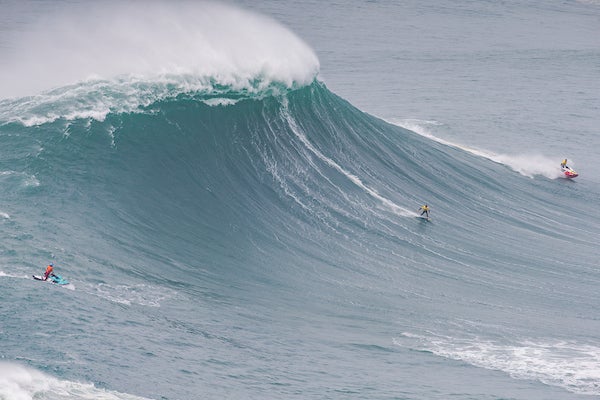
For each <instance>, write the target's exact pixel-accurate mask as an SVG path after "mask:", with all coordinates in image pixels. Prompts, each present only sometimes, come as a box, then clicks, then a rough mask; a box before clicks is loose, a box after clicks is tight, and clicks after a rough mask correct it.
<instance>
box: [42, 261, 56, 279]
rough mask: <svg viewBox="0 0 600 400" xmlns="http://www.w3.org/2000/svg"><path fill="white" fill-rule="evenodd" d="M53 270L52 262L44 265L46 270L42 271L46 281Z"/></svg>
mask: <svg viewBox="0 0 600 400" xmlns="http://www.w3.org/2000/svg"><path fill="white" fill-rule="evenodd" d="M53 271H54V264H53V263H50V265H48V266H47V267H46V272H44V280H45V281H47V280H48V277H49V276H50V275H51V274H52V272H53Z"/></svg>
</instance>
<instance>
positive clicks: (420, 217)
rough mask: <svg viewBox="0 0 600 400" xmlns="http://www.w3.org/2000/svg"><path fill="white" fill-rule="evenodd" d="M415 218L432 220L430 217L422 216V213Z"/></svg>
mask: <svg viewBox="0 0 600 400" xmlns="http://www.w3.org/2000/svg"><path fill="white" fill-rule="evenodd" d="M415 218H417V219H422V220H425V221H427V222H431V218H428V217H422V216H420V215H417V216H416V217H415Z"/></svg>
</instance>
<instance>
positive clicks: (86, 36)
mask: <svg viewBox="0 0 600 400" xmlns="http://www.w3.org/2000/svg"><path fill="white" fill-rule="evenodd" d="M84 8H85V9H84ZM90 8H92V10H90ZM107 21H110V23H107ZM11 47H12V48H14V49H16V50H14V51H12V52H9V54H7V55H6V57H5V58H4V60H3V63H2V64H1V66H0V88H1V89H0V98H2V99H4V100H3V101H1V102H0V119H2V120H3V121H14V120H17V121H20V122H22V123H25V124H27V125H30V124H38V123H40V122H47V121H52V120H54V119H57V118H66V119H73V118H79V117H84V118H85V117H91V118H94V119H103V118H104V117H105V116H106V115H107V114H108V113H109V112H128V111H132V110H135V109H137V108H139V107H140V106H141V107H143V106H147V105H148V104H151V103H153V102H155V101H157V100H162V99H166V98H173V97H177V96H179V95H186V96H198V95H200V96H201V97H202V96H204V97H206V99H207V100H209V101H212V102H213V103H214V104H227V102H230V101H231V100H236V99H239V98H245V97H249V96H250V97H252V96H264V95H271V94H273V93H278V92H280V91H282V90H284V91H285V90H291V89H295V88H298V87H302V86H306V85H309V84H311V83H312V82H313V81H314V79H315V78H316V76H317V74H318V71H319V61H318V59H317V57H316V55H315V53H314V52H313V51H312V49H311V48H310V47H309V46H308V45H307V44H306V43H305V42H303V41H302V40H301V39H300V38H298V37H297V36H296V35H295V34H294V33H292V32H291V31H290V30H288V29H287V28H285V27H283V26H282V25H280V24H279V23H277V22H276V21H274V20H271V19H269V18H267V17H264V16H261V15H257V14H254V13H252V12H250V11H246V10H241V9H238V8H234V7H232V6H227V5H223V4H214V3H179V2H177V3H158V2H154V3H149V4H144V7H143V8H140V7H138V6H137V4H118V3H101V4H95V5H93V6H91V7H90V5H85V7H84V6H83V5H78V6H77V5H76V6H74V7H72V8H71V9H69V10H59V11H55V12H53V13H49V15H47V16H45V17H43V19H40V20H38V21H36V23H35V24H34V26H33V28H32V29H30V30H29V32H27V33H26V34H24V35H23V36H21V37H20V38H18V39H15V43H12V46H11ZM42 64H43V65H42ZM221 97H222V98H225V99H228V100H227V101H225V102H219V101H216V102H215V101H214V100H212V99H215V98H221ZM57 106H58V107H57Z"/></svg>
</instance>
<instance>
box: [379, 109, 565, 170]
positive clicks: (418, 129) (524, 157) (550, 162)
mask: <svg viewBox="0 0 600 400" xmlns="http://www.w3.org/2000/svg"><path fill="white" fill-rule="evenodd" d="M387 122H389V123H391V124H394V125H397V126H400V127H402V128H405V129H408V130H411V131H413V132H415V133H417V134H419V135H421V136H424V137H426V138H428V139H431V140H433V141H436V142H438V143H441V144H443V145H445V146H450V147H455V148H457V149H461V150H463V151H466V152H468V153H471V154H473V155H476V156H478V157H483V158H487V159H488V160H491V161H494V162H496V163H499V164H503V165H506V166H508V167H510V168H511V169H512V170H513V171H516V172H518V173H520V174H521V175H524V176H527V177H530V178H532V177H534V176H535V175H542V176H545V177H546V178H550V179H556V178H560V177H563V174H562V173H561V171H560V167H559V166H558V161H557V160H559V158H558V157H557V158H554V159H553V158H549V157H546V156H543V155H539V154H520V155H509V154H496V153H493V152H491V151H487V150H481V149H476V148H472V147H467V146H464V145H461V144H458V143H454V142H451V141H448V140H445V139H441V138H439V137H437V136H435V135H434V134H433V133H431V130H430V129H429V127H430V126H436V125H440V123H439V122H437V121H423V120H416V119H390V120H388V121H387ZM560 160H562V159H560Z"/></svg>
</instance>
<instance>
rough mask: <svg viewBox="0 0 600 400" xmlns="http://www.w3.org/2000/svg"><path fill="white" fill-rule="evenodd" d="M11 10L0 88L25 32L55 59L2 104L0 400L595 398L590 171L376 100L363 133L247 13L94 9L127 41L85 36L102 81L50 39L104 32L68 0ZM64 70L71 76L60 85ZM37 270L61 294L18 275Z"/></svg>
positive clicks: (70, 46)
mask: <svg viewBox="0 0 600 400" xmlns="http://www.w3.org/2000/svg"><path fill="white" fill-rule="evenodd" d="M6 6H7V9H10V10H11V13H10V14H7V15H10V17H7V18H4V19H3V25H2V27H3V28H2V29H3V31H7V32H9V33H10V35H9V36H6V38H7V39H4V40H3V41H2V49H3V51H6V54H12V55H11V57H9V61H5V62H4V64H3V67H2V68H4V69H3V71H12V72H13V73H14V74H16V75H15V77H16V78H19V79H21V78H22V77H23V76H26V72H27V73H29V72H30V68H31V65H29V64H27V67H24V68H23V69H24V72H23V75H19V74H17V72H15V71H17V70H15V69H11V68H13V66H12V65H11V63H12V62H13V60H18V61H21V62H23V60H24V59H26V58H27V57H28V56H27V55H26V54H25V52H22V51H21V50H20V49H19V48H17V46H15V45H11V43H28V44H30V45H32V46H34V49H39V48H40V47H36V46H39V45H40V44H41V43H45V42H46V41H47V38H46V37H45V36H39V34H37V33H35V32H36V31H37V30H39V29H40V26H41V27H44V26H45V27H48V28H51V29H48V30H47V31H48V32H49V33H47V34H46V35H47V36H50V37H55V38H61V39H64V40H65V42H63V43H64V46H58V47H57V49H59V50H60V54H61V55H62V56H63V58H57V60H54V61H52V62H50V63H49V64H48V69H49V71H46V72H45V74H46V76H47V78H46V79H45V80H39V81H35V82H31V84H30V85H24V86H23V87H20V86H19V85H13V84H10V85H9V84H8V83H7V84H6V85H5V86H3V87H4V88H5V89H6V92H5V94H4V95H3V98H2V100H0V117H1V118H0V119H1V121H0V141H1V143H2V146H1V147H0V155H1V157H0V188H1V189H2V193H3V195H2V196H1V197H0V235H1V237H2V240H1V242H0V251H1V252H2V255H3V261H2V265H1V266H0V290H1V293H2V298H1V302H0V309H1V314H0V335H1V337H2V342H3V346H2V347H0V357H2V361H1V362H0V370H1V371H2V374H0V375H1V376H0V398H1V399H11V400H12V399H19V400H20V399H34V398H35V399H38V398H40V399H65V398H73V399H83V398H93V399H137V398H148V399H163V398H164V399H196V398H211V399H212V398H232V399H233V398H239V399H249V398H250V399H258V398H278V399H279V398H315V399H323V398H330V399H346V398H365V399H423V398H428V399H447V398H449V397H454V398H458V399H475V398H476V399H579V398H590V396H597V395H598V394H600V389H599V387H600V386H599V385H600V374H599V371H600V363H599V357H598V355H599V354H600V350H599V349H600V343H599V337H598V333H597V332H598V331H599V329H598V328H599V326H598V325H599V323H598V321H599V319H598V304H599V303H600V298H599V295H598V294H597V287H598V283H599V282H600V273H599V270H598V264H597V263H598V259H599V256H600V250H598V246H597V243H598V242H599V239H600V230H599V229H598V226H599V221H600V215H599V214H598V211H597V210H596V209H595V207H594V205H598V198H599V197H598V195H599V194H600V191H599V190H598V186H597V184H596V183H595V182H596V181H595V180H594V179H593V178H591V179H590V178H588V174H589V171H590V170H592V171H593V168H594V167H593V166H592V167H590V169H587V168H585V167H584V168H579V167H580V166H582V165H581V161H579V163H578V164H577V165H576V166H577V169H578V170H579V172H580V173H581V176H580V177H578V178H576V179H575V180H568V179H564V178H561V177H560V173H559V171H558V166H557V165H558V163H559V162H560V159H558V160H554V159H552V157H550V156H549V154H550V152H549V151H548V150H549V149H550V148H551V145H548V147H541V148H540V149H538V150H539V151H536V153H538V154H536V155H535V156H534V155H529V156H527V155H522V154H520V153H517V152H512V150H511V149H514V148H511V147H510V146H508V147H507V148H506V149H505V150H507V151H504V152H498V151H497V150H496V149H495V148H493V146H494V145H495V144H497V143H499V142H500V141H501V140H502V139H501V138H500V137H498V138H497V140H496V141H492V142H493V143H492V142H490V143H492V146H490V147H488V148H485V147H482V146H481V144H480V143H473V142H469V140H468V139H469V136H468V135H465V136H462V137H456V136H453V135H452V134H449V135H448V136H445V137H444V136H443V135H440V132H439V131H435V129H436V127H440V126H451V124H452V123H453V122H452V121H450V120H448V121H441V122H440V121H438V120H437V119H436V118H439V116H438V117H436V116H434V115H426V114H425V113H424V114H423V115H406V114H404V115H393V114H385V113H384V112H381V110H383V108H386V107H390V103H389V102H386V104H387V106H386V107H383V108H379V111H376V110H377V109H378V107H380V105H378V104H377V103H376V102H375V101H373V100H374V98H376V97H377V96H375V97H369V96H368V95H366V96H365V97H363V98H362V100H361V101H365V102H368V103H369V104H371V106H370V107H371V109H370V110H371V111H373V112H377V113H379V114H380V115H384V114H385V115H384V116H385V117H386V119H387V120H393V121H391V122H394V123H395V124H392V123H390V122H386V121H384V120H383V119H380V118H378V117H375V116H373V115H371V114H368V113H365V112H364V111H363V110H361V109H359V108H357V107H356V106H355V105H353V104H352V103H351V102H349V101H348V100H346V99H344V98H343V97H340V95H339V94H336V93H335V90H332V87H330V86H329V83H328V82H329V80H328V79H327V78H326V77H325V78H323V77H322V75H324V76H326V75H327V74H331V75H335V73H334V72H333V71H332V70H331V69H325V70H324V71H322V72H321V74H322V75H320V74H318V73H317V72H316V71H318V68H319V61H318V60H317V57H316V56H315V55H314V53H313V52H312V50H311V49H310V48H309V47H308V46H307V45H306V44H304V43H303V42H302V41H301V40H300V39H298V38H297V36H295V35H293V34H292V33H291V32H290V31H289V30H287V29H285V28H283V27H282V26H280V25H278V24H276V23H274V22H272V21H271V20H267V19H263V17H260V16H258V15H255V14H252V13H248V12H247V11H241V10H238V9H232V8H229V7H224V6H220V5H186V6H184V7H183V8H182V9H178V8H177V7H169V6H167V5H159V4H154V5H151V6H149V8H148V9H146V10H144V11H143V13H141V14H143V15H144V16H145V17H146V19H145V20H141V19H139V18H136V17H135V14H129V12H130V11H131V8H132V7H133V9H134V10H135V9H136V7H135V6H129V5H127V6H116V5H112V6H106V5H105V6H103V7H100V8H99V9H98V10H99V12H100V14H93V15H101V16H106V15H113V16H117V17H115V20H114V26H115V30H114V31H116V32H120V33H121V34H124V33H125V32H128V33H129V35H126V36H118V35H117V37H116V38H115V37H113V36H111V34H108V33H103V32H104V31H102V30H99V31H98V32H99V33H98V32H97V33H90V34H89V35H91V36H90V37H92V38H93V39H94V40H95V42H94V45H95V46H94V47H95V49H94V52H97V51H101V52H105V54H108V55H111V56H114V55H115V54H116V53H119V52H118V51H116V53H115V50H114V49H112V48H111V47H110V46H109V45H110V44H114V43H121V44H122V46H123V48H125V49H129V50H131V51H132V52H133V53H128V54H129V55H128V56H126V58H125V60H124V62H122V61H119V62H108V61H106V60H105V59H102V60H100V61H98V62H99V65H100V67H99V68H98V69H97V70H94V68H93V67H90V64H88V61H86V60H83V61H79V58H78V57H73V58H69V57H71V56H68V55H67V54H81V53H82V54H89V53H87V51H86V50H84V47H81V46H80V45H81V43H80V42H79V41H78V40H74V39H73V37H71V36H69V35H67V34H66V33H65V31H62V30H61V29H62V28H61V29H59V28H58V27H57V26H63V25H56V24H55V22H56V21H64V20H65V19H67V20H68V19H69V18H74V17H75V16H78V17H79V19H76V20H71V21H72V22H73V24H72V25H73V26H74V29H82V26H81V25H89V24H94V23H97V22H94V21H95V19H94V18H92V17H90V16H89V15H85V14H83V13H82V10H81V9H80V6H78V5H77V4H75V9H73V10H69V11H68V12H67V11H64V10H62V9H61V6H60V3H59V4H58V6H57V5H53V4H44V3H40V4H25V5H14V4H7V5H6ZM521 6H522V7H525V8H527V7H528V6H527V5H521ZM521 6H519V7H521ZM331 7H332V10H333V9H335V8H336V7H337V6H336V5H331ZM365 7H366V9H365V15H367V16H369V18H374V17H373V15H374V14H373V13H375V14H377V13H381V12H382V11H381V10H386V9H388V8H389V10H392V11H394V12H397V11H398V9H397V8H395V7H396V6H393V5H389V4H387V5H386V4H379V7H375V8H369V7H370V6H369V7H367V6H365ZM386 7H387V8H386ZM479 7H480V6H478V5H469V4H463V5H461V6H460V7H458V11H457V10H455V9H454V8H451V9H448V8H446V7H445V6H444V7H439V8H437V11H436V12H437V13H439V14H440V15H445V14H446V13H449V12H451V11H452V10H454V11H457V12H460V15H463V16H464V14H465V13H466V14H469V12H472V13H474V15H475V16H474V17H473V18H476V16H477V15H487V13H485V12H483V11H482V10H481V9H480V8H479ZM490 7H491V6H490ZM511 7H516V6H515V5H513V6H511ZM519 7H517V11H518V10H521V8H519ZM556 7H557V8H558V11H557V10H556V9H555V8H552V9H551V10H546V11H545V12H547V13H549V15H550V14H551V15H554V16H556V15H557V14H555V13H556V12H564V13H565V14H564V15H566V16H567V17H568V18H573V19H577V18H578V17H581V18H583V20H584V21H587V19H588V18H589V13H592V14H593V13H594V12H595V11H593V10H596V9H594V8H593V7H594V6H593V5H589V7H591V8H589V9H590V10H592V11H589V12H588V13H587V14H585V13H584V14H578V13H573V12H572V9H571V8H569V7H571V6H570V5H562V6H561V5H557V6H556ZM561 7H562V8H561ZM578 7H583V6H582V5H579V6H578ZM258 8H260V9H262V11H263V12H267V13H270V14H271V15H274V17H276V18H277V17H280V16H281V15H280V14H278V13H282V14H283V15H284V16H285V18H284V17H282V18H281V19H284V20H285V19H288V18H290V19H291V18H292V17H293V16H294V12H293V10H294V6H293V5H290V9H286V8H285V7H281V8H277V6H276V5H274V4H269V3H264V4H262V5H261V6H260V7H258ZM509 8H510V7H509ZM510 9H512V8H510ZM578 9H579V8H578ZM41 10H42V11H44V12H41ZM182 10H183V11H185V12H184V13H182ZM277 10H279V11H278V12H275V11H277ZM373 10H377V12H375V11H373ZM421 11H422V12H425V11H426V14H427V15H429V13H432V12H434V11H432V10H429V9H427V10H421ZM314 12H315V10H313V9H311V10H310V11H307V13H306V14H305V15H304V17H302V18H306V16H307V15H312V14H311V13H314ZM332 12H333V11H332ZM413 12H414V10H413ZM596 12H597V11H596ZM47 13H49V14H47ZM54 13H56V14H54ZM38 14H42V15H44V16H43V17H41V18H42V19H41V20H37V17H36V15H38ZM388 14H389V13H388ZM165 15H166V16H169V17H170V19H165V18H163V17H164V16H165ZM343 15H344V14H343ZM581 15H583V16H581ZM595 15H598V14H595ZM194 16H197V17H196V18H199V19H200V20H201V21H203V24H199V26H196V25H195V24H193V23H192V22H193V21H195V17H194ZM224 17H227V18H224ZM220 18H221V21H222V22H223V23H222V24H221V25H219V24H216V23H215V24H214V25H211V21H219V20H220ZM223 18H224V19H223ZM302 18H300V17H299V19H300V20H302ZM21 19H23V20H24V21H25V22H23V23H20V22H18V21H20V20H21ZM366 19H368V18H366ZM476 19H477V18H476ZM36 21H42V22H36ZM51 21H55V22H51ZM168 21H170V22H168ZM232 21H233V22H235V23H233V22H232ZM382 21H384V19H382ZM158 22H161V24H159V28H160V29H159V28H156V23H158ZM84 23H85V24H84ZM162 23H164V25H162ZM36 24H38V25H36ZM39 24H42V25H39ZM206 26H208V27H209V28H210V29H206ZM215 26H221V28H215ZM331 26H333V27H335V26H337V25H336V24H335V21H334V20H332V22H331ZM128 27H129V28H131V27H136V28H137V30H135V29H128ZM214 29H217V31H215V30H214ZM219 29H222V30H221V31H219ZM294 29H295V30H296V31H298V29H297V28H294ZM340 29H341V28H340ZM344 29H346V28H344ZM348 29H349V28H348ZM364 29H365V31H369V29H367V27H366V26H365V27H364ZM479 29H480V31H483V28H481V27H480V28H479ZM22 31H25V32H30V33H28V34H27V35H24V36H20V35H21V33H19V32H22ZM332 31H334V30H332V28H331V27H328V26H327V25H325V24H323V26H322V30H320V31H319V32H317V33H318V34H319V35H322V36H324V37H325V36H327V35H328V32H332ZM133 32H138V34H139V33H140V32H142V33H144V34H145V35H146V36H145V37H144V36H143V35H137V36H136V35H134V34H133ZM225 32H227V33H225ZM67 33H68V32H67ZM182 33H183V34H184V36H183V39H182V41H183V42H184V44H185V45H186V46H189V45H191V44H192V43H196V42H197V46H198V48H199V49H200V50H202V51H200V50H198V52H197V53H194V54H200V55H201V56H198V55H194V56H192V57H184V55H185V54H186V52H190V51H189V48H188V47H186V46H181V48H179V47H178V45H175V50H174V52H172V53H169V54H170V57H171V61H172V62H169V63H162V61H160V60H162V59H161V58H160V57H156V54H155V53H154V52H153V51H152V49H153V45H155V46H157V47H158V48H159V49H167V48H170V47H169V46H168V44H169V43H172V39H173V38H177V35H180V34H182ZM240 33H244V35H242V36H240ZM139 36H142V37H143V39H139ZM256 36H260V37H261V38H263V39H264V40H263V41H258V42H256V41H253V40H249V41H247V42H246V41H245V40H246V38H253V37H256ZM190 37H192V38H194V40H191V39H190ZM312 37H314V36H311V38H312ZM17 38H20V39H17ZM124 38H126V39H127V40H125V39H124ZM132 38H134V39H135V38H137V39H136V40H133V39H132ZM167 39H169V40H167ZM115 40H117V41H116V42H115ZM119 40H121V42H119ZM136 41H137V42H136ZM265 41H266V42H265ZM132 43H142V44H143V46H141V47H139V46H137V47H136V46H133V45H132ZM257 43H258V44H257ZM286 43H287V46H286ZM263 45H265V46H263ZM266 45H268V46H266ZM592 45H593V44H592ZM163 46H164V47H163ZM195 46H196V45H195ZM592 47H593V46H592ZM323 48H326V46H325V45H323ZM360 48H363V47H360ZM133 49H137V50H133ZM59 50H57V51H59ZM69 50H77V51H76V52H72V53H70V52H69ZM138 50H139V52H138ZM184 50H185V51H184ZM342 50H343V51H345V50H344V48H340V52H341V53H343V51H342ZM29 51H30V50H29ZM40 51H41V50H40ZM44 51H48V52H49V53H47V54H50V53H51V49H50V50H44ZM164 51H165V52H167V53H168V51H167V50H164ZM591 52H592V53H593V54H595V55H593V56H592V57H596V56H597V54H598V53H597V52H596V53H594V52H593V51H592V50H591ZM190 53H191V52H190ZM27 54H29V53H27ZM207 54H210V56H209V55H207ZM248 54H252V55H253V57H251V59H250V60H248V61H247V63H244V61H243V60H244V59H247V58H244V57H240V55H248ZM254 56H255V57H254ZM64 57H67V59H68V60H70V61H71V63H70V65H71V66H75V67H76V68H75V67H73V71H74V73H80V75H81V76H82V77H85V78H77V79H83V80H75V81H73V82H70V83H69V84H65V83H64V82H63V80H64V79H66V78H65V77H67V78H68V76H69V74H62V72H61V71H63V69H61V68H60V66H61V63H62V61H61V60H64ZM325 58H326V60H327V61H326V62H325V63H324V65H327V64H326V63H329V62H331V58H330V55H326V57H325ZM134 61H135V62H134ZM586 62H587V61H586ZM127 63H130V64H131V68H132V71H127ZM152 66H156V68H157V71H154V70H152V68H150V67H152ZM380 67H381V66H380ZM90 68H91V69H90ZM160 68H162V70H158V69H160ZM323 68H325V67H323ZM361 68H364V65H363V66H362V67H361ZM31 70H32V69H31ZM115 71H116V72H115ZM347 73H348V72H345V73H341V74H339V75H337V77H336V79H334V81H333V82H332V86H335V85H337V84H339V81H340V80H341V79H342V77H346V76H347V75H346V74H347ZM52 74H54V75H52ZM448 76H452V74H450V73H449V75H448ZM54 78H56V79H54ZM5 82H8V80H5ZM336 82H337V83H336ZM34 86H38V87H39V88H38V89H34ZM367 86H368V85H367ZM374 87H375V88H377V85H375V86H374ZM8 88H10V93H9V89H8ZM36 90H37V92H36ZM344 90H346V89H341V91H344ZM377 90H380V89H377ZM459 92H460V90H458V89H457V90H456V91H455V95H459V94H460V93H459ZM388 95H390V94H388ZM463 95H464V93H463ZM354 96H356V93H354V94H351V95H350V97H354ZM398 96H399V98H402V99H403V101H406V98H405V95H401V94H398ZM528 96H533V94H532V93H531V92H529V93H528ZM576 97H577V96H576ZM523 101H525V100H523ZM420 102H421V100H420ZM434 103H435V102H434ZM434 103H432V104H434ZM364 108H369V107H364ZM388 109H391V108H388ZM590 109H593V107H592V106H590V108H589V109H586V110H584V111H585V113H588V112H589V110H590ZM400 114H402V113H400ZM394 118H396V119H394ZM475 119H477V118H475ZM473 121H474V119H470V120H468V122H466V124H474V123H475V122H473ZM411 124H412V125H411ZM444 124H448V125H444ZM399 125H402V126H410V127H412V128H414V129H413V130H408V129H405V128H403V127H401V126H399ZM480 126H482V127H483V126H485V125H480ZM432 130H433V132H432ZM509 136H510V135H509ZM552 140H554V139H552ZM593 140H596V141H595V142H594V141H593ZM593 140H592V142H593V143H597V139H593ZM574 148H576V147H575V146H574V147H572V149H574ZM593 151H594V150H593V149H592V148H591V147H590V148H588V149H587V150H582V151H581V153H580V154H581V156H580V158H579V159H578V160H585V159H589V158H591V157H592V155H593ZM555 161H556V162H555ZM424 203H428V204H429V205H430V207H431V208H432V215H431V217H432V218H431V221H430V222H427V221H424V220H420V219H417V218H416V216H417V209H418V208H419V207H420V206H421V205H422V204H424ZM51 261H53V262H54V263H55V269H56V270H57V272H58V273H60V274H61V275H62V276H64V277H65V278H67V279H68V280H69V281H70V282H71V285H69V286H67V287H59V286H57V285H51V284H48V283H44V282H39V281H34V280H33V279H31V278H30V276H31V274H34V273H35V274H39V273H41V272H42V271H43V269H44V267H45V265H46V263H48V262H51Z"/></svg>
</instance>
